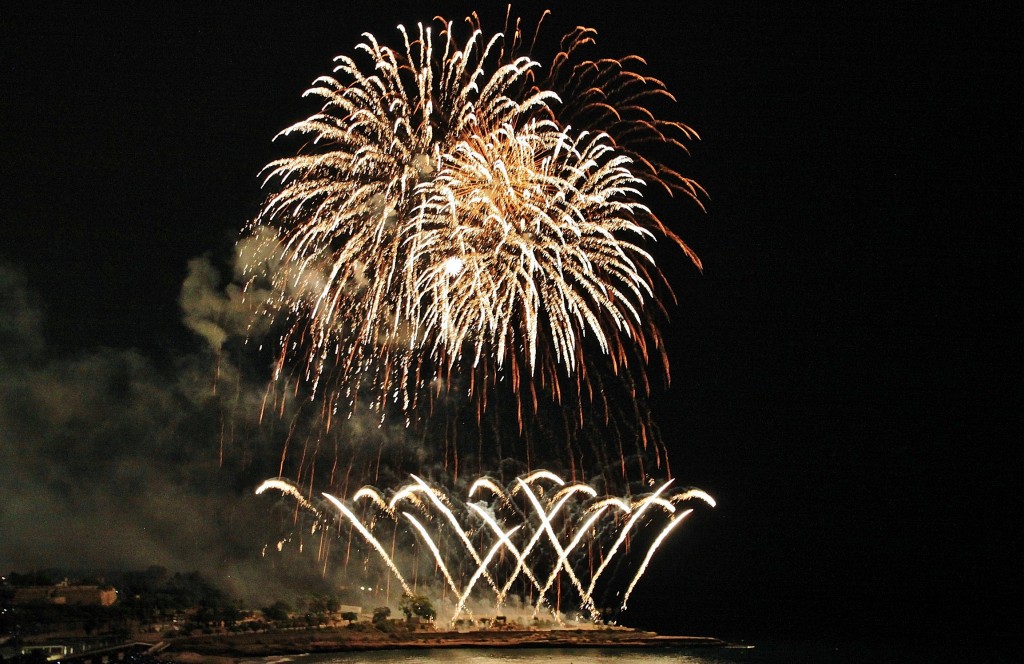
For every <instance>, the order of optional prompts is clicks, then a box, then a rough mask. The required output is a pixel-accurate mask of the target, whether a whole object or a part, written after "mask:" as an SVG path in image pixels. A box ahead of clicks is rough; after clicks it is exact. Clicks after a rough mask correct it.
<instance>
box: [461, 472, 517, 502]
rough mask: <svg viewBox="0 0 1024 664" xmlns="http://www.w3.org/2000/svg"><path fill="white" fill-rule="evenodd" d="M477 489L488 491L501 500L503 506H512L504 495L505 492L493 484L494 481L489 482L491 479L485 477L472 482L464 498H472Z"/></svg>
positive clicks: (505, 494) (506, 495)
mask: <svg viewBox="0 0 1024 664" xmlns="http://www.w3.org/2000/svg"><path fill="white" fill-rule="evenodd" d="M478 488H487V489H490V490H491V491H492V492H493V493H494V494H495V495H496V496H498V497H499V498H501V502H502V503H503V504H505V505H511V504H512V503H511V500H510V499H509V497H508V494H507V493H505V491H504V490H503V489H502V488H501V487H500V486H498V485H497V484H496V483H495V482H494V480H491V479H489V478H487V477H481V478H480V479H478V480H476V481H475V482H473V484H472V486H470V487H469V491H467V492H466V496H467V497H469V498H472V497H473V494H474V493H476V490H477V489H478Z"/></svg>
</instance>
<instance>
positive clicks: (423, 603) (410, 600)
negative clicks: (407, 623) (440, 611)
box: [398, 593, 437, 620]
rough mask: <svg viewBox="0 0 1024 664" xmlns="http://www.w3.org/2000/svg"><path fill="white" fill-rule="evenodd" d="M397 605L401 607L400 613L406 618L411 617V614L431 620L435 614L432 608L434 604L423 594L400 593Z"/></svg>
mask: <svg viewBox="0 0 1024 664" xmlns="http://www.w3.org/2000/svg"><path fill="white" fill-rule="evenodd" d="M398 607H399V608H400V609H402V613H404V614H405V618H406V620H409V619H411V618H412V617H413V616H417V617H419V618H423V619H424V620H433V619H434V617H435V616H436V615H437V611H435V610H434V605H433V604H431V602H430V599H429V598H428V597H426V596H425V595H410V594H408V593H405V594H404V595H402V601H401V603H400V604H399V605H398Z"/></svg>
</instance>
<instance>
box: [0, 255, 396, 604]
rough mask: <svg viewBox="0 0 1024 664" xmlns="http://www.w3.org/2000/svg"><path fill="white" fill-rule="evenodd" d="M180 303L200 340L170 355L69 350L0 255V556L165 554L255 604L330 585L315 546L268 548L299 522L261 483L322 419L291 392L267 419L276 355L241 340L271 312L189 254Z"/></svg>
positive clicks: (44, 561) (40, 563)
mask: <svg viewBox="0 0 1024 664" xmlns="http://www.w3.org/2000/svg"><path fill="white" fill-rule="evenodd" d="M240 250H242V251H250V252H251V251H253V247H252V246H250V245H248V244H243V245H240ZM180 304H181V308H182V314H183V322H184V324H185V325H186V326H187V327H188V328H189V329H191V330H193V331H194V332H195V333H196V334H197V335H198V337H199V338H200V339H201V340H202V341H203V343H202V344H197V345H198V348H197V349H196V350H195V351H194V352H191V353H184V354H180V353H179V354H178V355H177V356H176V359H175V360H173V361H172V362H163V363H162V364H161V363H159V362H156V361H154V360H153V359H151V358H147V357H145V356H143V355H142V354H140V353H139V352H137V351H133V350H119V349H111V348H94V349H91V350H89V351H87V352H82V353H79V354H76V355H73V356H66V355H65V356H61V355H58V354H56V353H53V352H52V351H51V349H49V348H48V347H47V344H46V342H45V339H44V337H43V333H42V329H43V323H44V316H43V313H42V309H41V307H40V306H39V303H38V302H37V300H36V298H35V296H34V295H33V294H32V292H31V290H30V287H29V285H28V284H26V282H25V279H24V277H23V276H22V275H21V274H20V273H19V272H17V271H16V270H13V269H11V268H9V267H4V266H2V265H0V374H2V381H0V470H2V478H3V479H2V480H0V533H4V535H3V537H0V569H2V570H4V571H9V570H19V571H21V570H31V569H39V568H43V567H61V568H65V569H67V568H71V569H83V570H85V569H88V570H102V569H144V568H146V567H148V566H149V565H162V566H165V567H167V568H170V569H174V570H180V571H189V570H199V571H201V572H203V573H204V574H206V575H207V576H208V577H209V578H211V580H213V581H215V582H216V583H218V585H221V586H222V587H223V588H224V589H225V590H227V591H229V592H232V593H234V594H236V595H237V596H240V597H242V598H243V599H249V600H251V601H254V602H256V601H265V600H267V599H270V598H274V597H284V598H287V599H290V598H293V597H294V596H295V595H296V594H297V593H300V592H308V591H309V590H310V588H317V587H324V586H331V585H336V580H334V579H331V578H330V570H327V572H326V577H324V576H323V575H324V570H323V569H320V565H319V564H318V563H317V561H316V560H315V555H305V556H298V557H297V558H296V559H295V560H291V559H286V558H285V557H282V556H280V555H279V556H276V557H275V558H274V559H273V560H269V559H268V558H264V557H263V556H262V555H261V553H262V551H263V548H264V545H265V544H267V543H268V542H275V541H279V540H280V539H281V538H282V533H285V535H284V536H287V537H292V538H293V539H301V537H302V535H301V534H292V533H291V532H290V531H291V530H292V529H294V527H295V526H294V525H293V524H292V523H291V522H290V520H289V519H288V515H286V514H283V511H282V510H276V511H275V510H274V509H272V507H273V500H272V499H268V498H267V497H259V496H255V495H253V493H252V492H253V489H254V488H255V487H256V486H257V485H258V484H259V483H260V482H261V481H262V480H264V479H266V478H267V477H270V476H275V475H277V474H278V471H279V469H280V467H281V450H282V447H283V446H285V445H286V444H288V440H289V438H288V437H289V436H291V437H292V438H296V439H300V440H299V441H298V442H294V441H293V442H292V444H293V445H296V446H297V445H300V444H308V441H311V440H314V439H316V437H317V434H316V433H315V432H316V431H318V429H317V428H316V426H315V424H316V423H315V421H314V420H315V418H313V417H311V416H310V417H306V410H312V409H310V408H309V407H308V406H306V407H305V410H303V405H302V404H301V403H300V400H299V399H297V398H293V399H291V400H288V399H285V398H283V397H278V398H277V399H276V404H277V408H278V410H277V411H276V412H275V414H274V415H273V416H266V417H263V418H262V419H261V414H262V413H263V411H264V404H265V402H266V395H267V391H268V380H267V376H268V375H269V371H268V369H267V367H266V365H267V364H268V362H266V361H265V360H266V358H260V357H258V355H259V354H258V353H253V352H248V353H246V354H243V353H233V351H234V350H236V349H238V348H243V347H246V346H245V341H246V340H247V339H250V338H254V337H256V336H258V335H259V334H262V333H265V332H266V329H267V328H269V325H270V324H269V322H266V323H262V322H260V319H258V318H255V317H254V310H253V305H252V299H251V298H246V297H243V292H242V289H241V287H240V286H239V285H238V284H237V283H229V284H227V285H226V286H224V287H222V286H221V276H220V274H219V273H218V271H217V269H216V268H215V267H214V266H213V265H212V264H211V263H210V261H209V260H208V259H206V258H197V259H194V260H192V261H191V262H190V263H189V266H188V275H187V277H186V278H185V281H184V283H183V285H182V289H181V296H180ZM254 325H256V326H259V325H263V326H264V327H263V329H256V328H255V327H254ZM248 349H249V350H252V348H251V346H250V347H248ZM254 355H255V356H257V357H255V358H254V357H253V356H254ZM236 358H248V359H247V360H246V359H243V360H242V361H236ZM164 365H169V366H164ZM360 426H365V425H364V423H360ZM373 431H375V432H376V435H377V437H380V436H383V435H385V434H386V433H387V432H384V431H382V430H380V429H379V428H378V429H374V430H373ZM317 440H318V439H317ZM335 444H337V442H336V441H335ZM300 470H301V469H300ZM305 472H311V471H309V469H308V467H307V469H306V471H305ZM292 584H294V585H292Z"/></svg>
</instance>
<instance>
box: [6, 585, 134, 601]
mask: <svg viewBox="0 0 1024 664" xmlns="http://www.w3.org/2000/svg"><path fill="white" fill-rule="evenodd" d="M11 601H12V603H13V604H15V605H16V606H17V605H22V606H23V605H25V604H67V605H69V606H110V605H111V604H113V603H114V602H116V601H117V591H116V590H114V589H113V588H101V587H99V586H72V585H69V584H68V583H67V582H66V581H65V582H63V583H58V584H57V585H54V586H25V587H21V588H16V589H15V591H14V597H13V598H12V600H11Z"/></svg>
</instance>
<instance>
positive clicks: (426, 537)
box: [402, 512, 459, 595]
mask: <svg viewBox="0 0 1024 664" xmlns="http://www.w3.org/2000/svg"><path fill="white" fill-rule="evenodd" d="M402 514H404V515H405V518H407V519H409V522H410V523H412V525H413V526H415V527H416V530H418V531H419V533H420V535H421V536H422V537H423V541H424V542H426V543H427V547H428V548H429V549H430V552H431V553H433V554H434V560H435V561H436V562H437V566H438V568H440V570H441V573H442V574H444V578H445V580H446V581H448V586H449V587H450V588H451V589H452V594H454V595H458V594H459V587H458V586H457V585H456V584H455V580H454V579H452V575H451V574H450V573H449V572H448V567H447V566H446V565H445V564H444V559H443V558H442V557H441V552H440V551H439V550H438V548H437V544H435V543H434V540H433V538H432V537H431V536H430V534H429V533H428V532H427V529H426V528H424V527H423V524H421V523H420V522H419V521H417V520H416V518H415V517H414V516H413V515H412V514H409V513H408V512H402Z"/></svg>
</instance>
